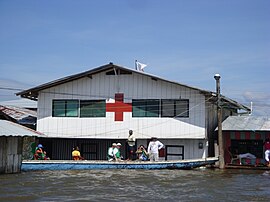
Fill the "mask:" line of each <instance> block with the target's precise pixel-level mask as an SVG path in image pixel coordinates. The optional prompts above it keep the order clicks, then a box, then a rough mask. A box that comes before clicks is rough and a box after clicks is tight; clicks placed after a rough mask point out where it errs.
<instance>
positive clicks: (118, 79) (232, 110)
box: [17, 63, 249, 159]
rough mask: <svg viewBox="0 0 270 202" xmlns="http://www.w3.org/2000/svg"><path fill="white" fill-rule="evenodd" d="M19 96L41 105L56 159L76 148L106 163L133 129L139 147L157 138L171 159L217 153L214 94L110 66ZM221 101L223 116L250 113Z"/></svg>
mask: <svg viewBox="0 0 270 202" xmlns="http://www.w3.org/2000/svg"><path fill="white" fill-rule="evenodd" d="M17 95H20V96H21V97H24V98H29V99H32V100H37V101H38V121H37V130H38V131H40V132H42V133H44V134H46V135H47V136H48V139H41V140H40V141H41V142H42V143H43V144H44V145H47V152H48V153H49V154H50V155H51V157H52V158H53V159H70V158H71V156H70V152H71V149H72V146H74V145H75V144H76V145H79V146H80V147H81V152H82V153H83V155H84V156H85V157H86V158H87V159H105V158H106V152H107V148H108V147H109V146H110V144H111V143H112V142H121V143H122V145H123V144H125V142H126V139H127V137H128V130H129V129H132V130H133V131H134V134H135V135H136V138H137V145H140V144H143V145H145V146H147V143H148V141H149V139H150V138H151V137H152V136H155V137H158V139H159V140H160V141H161V142H163V143H164V144H165V145H166V150H167V151H166V152H165V158H167V159H179V158H184V159H192V158H202V157H206V156H208V150H209V151H210V153H211V155H212V154H213V147H211V146H213V142H214V137H213V134H214V129H215V127H216V126H217V124H216V122H217V121H216V105H215V101H216V94H215V93H213V92H210V91H206V90H202V89H198V88H194V87H191V86H187V85H183V84H180V83H177V82H173V81H169V80H166V79H162V78H160V77H157V76H154V75H151V74H148V73H145V72H141V71H136V70H132V69H128V68H125V67H121V66H118V65H114V64H112V63H110V64H107V65H104V66H101V67H98V68H95V69H92V70H89V71H86V72H83V73H79V74H75V75H72V76H68V77H65V78H61V79H58V80H56V81H52V82H49V83H46V84H43V85H40V86H37V87H34V88H31V89H28V90H25V91H23V92H20V93H18V94H17ZM222 101H223V105H222V106H223V116H224V118H225V117H227V116H229V115H232V114H236V113H237V110H239V109H242V110H246V111H249V108H247V107H245V106H243V105H241V104H239V103H237V102H235V101H233V100H230V99H228V98H226V97H224V96H222ZM208 143H209V144H208ZM208 145H209V146H210V148H208ZM125 152H126V150H125V147H123V150H122V153H125ZM174 154H178V156H177V155H174Z"/></svg>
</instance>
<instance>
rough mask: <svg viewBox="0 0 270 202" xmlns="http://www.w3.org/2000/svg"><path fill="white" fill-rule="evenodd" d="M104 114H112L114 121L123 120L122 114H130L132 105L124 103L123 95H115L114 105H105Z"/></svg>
mask: <svg viewBox="0 0 270 202" xmlns="http://www.w3.org/2000/svg"><path fill="white" fill-rule="evenodd" d="M106 112H114V113H115V114H114V120H115V121H123V120H124V112H132V104H131V103H124V94H123V93H116V94H115V103H106Z"/></svg>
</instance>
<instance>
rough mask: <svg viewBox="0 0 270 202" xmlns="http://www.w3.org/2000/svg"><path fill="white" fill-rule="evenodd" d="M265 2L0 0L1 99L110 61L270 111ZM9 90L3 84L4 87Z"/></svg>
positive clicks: (269, 29)
mask: <svg viewBox="0 0 270 202" xmlns="http://www.w3.org/2000/svg"><path fill="white" fill-rule="evenodd" d="M269 10H270V1H269V0H256V1H255V0H203V1H202V0H189V1H184V0H166V1H165V0H136V1H135V0H92V1H89V0H80V1H73V0H57V1H54V0H47V1H36V0H25V1H21V0H17V1H16V0H0V27H1V28H0V44H1V45H0V70H1V74H0V101H3V100H13V99H16V97H14V96H13V94H14V93H15V92H18V90H10V89H14V88H15V89H27V88H30V87H34V86H36V85H39V84H43V83H46V82H49V81H52V80H55V79H58V78H61V77H64V76H67V75H72V74H75V73H79V72H82V71H86V70H89V69H92V68H95V67H98V66H100V65H104V64H107V63H109V62H113V63H114V64H118V65H121V66H125V67H128V68H134V61H135V60H136V59H137V60H139V61H140V62H142V63H146V64H148V66H147V67H146V69H145V71H146V72H148V73H151V74H155V75H157V76H160V77H163V78H165V79H168V80H173V81H177V82H179V83H183V84H187V85H190V86H194V87H198V88H201V89H205V90H211V91H215V80H214V78H213V76H214V74H215V73H219V74H220V75H221V92H222V94H223V95H225V96H228V97H230V98H232V99H235V100H237V101H238V102H241V103H242V104H246V105H248V106H249V105H250V102H253V107H254V114H255V115H262V116H269V115H270V89H269V88H270V79H269V75H270V12H269ZM6 88H8V89H6Z"/></svg>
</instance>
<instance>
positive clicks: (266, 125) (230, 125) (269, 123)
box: [222, 116, 270, 131]
mask: <svg viewBox="0 0 270 202" xmlns="http://www.w3.org/2000/svg"><path fill="white" fill-rule="evenodd" d="M222 130H223V131H224V130H234V131H270V118H267V117H256V116H230V117H228V118H227V119H226V120H224V121H223V123H222Z"/></svg>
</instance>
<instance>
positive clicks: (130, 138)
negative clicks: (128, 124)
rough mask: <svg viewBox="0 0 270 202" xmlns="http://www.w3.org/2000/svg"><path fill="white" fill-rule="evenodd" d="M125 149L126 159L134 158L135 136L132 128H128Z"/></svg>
mask: <svg viewBox="0 0 270 202" xmlns="http://www.w3.org/2000/svg"><path fill="white" fill-rule="evenodd" d="M127 144H128V147H127V150H128V160H135V159H136V147H135V145H136V138H135V135H134V133H133V130H131V129H130V130H129V136H128V139H127Z"/></svg>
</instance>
